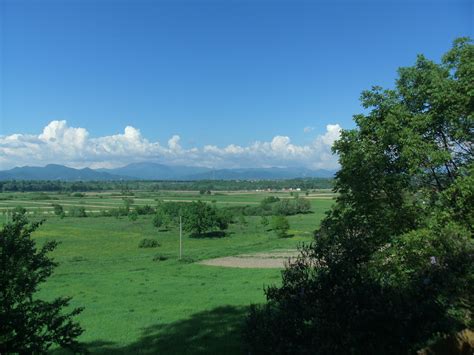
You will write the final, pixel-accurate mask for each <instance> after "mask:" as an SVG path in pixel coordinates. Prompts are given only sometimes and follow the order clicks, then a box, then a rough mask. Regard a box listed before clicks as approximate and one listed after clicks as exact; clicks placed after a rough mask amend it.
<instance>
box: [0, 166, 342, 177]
mask: <svg viewBox="0 0 474 355" xmlns="http://www.w3.org/2000/svg"><path fill="white" fill-rule="evenodd" d="M333 176H334V171H329V170H322V169H321V170H311V169H306V168H241V169H217V170H213V169H209V168H204V167H190V166H172V165H163V164H156V163H133V164H129V165H126V166H124V167H121V168H116V169H96V170H94V169H89V168H85V169H74V168H68V167H66V166H63V165H57V164H49V165H46V166H45V167H31V166H24V167H17V168H13V169H10V170H4V171H0V180H64V181H81V180H82V181H91V180H95V181H105V180H281V179H293V178H316V177H317V178H331V177H333Z"/></svg>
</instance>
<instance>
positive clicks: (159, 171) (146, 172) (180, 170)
mask: <svg viewBox="0 0 474 355" xmlns="http://www.w3.org/2000/svg"><path fill="white" fill-rule="evenodd" d="M97 171H101V172H106V173H109V174H113V175H120V176H133V177H134V178H136V179H139V180H186V179H187V177H188V176H191V175H197V174H204V173H206V172H209V171H211V169H209V168H202V167H190V166H174V165H163V164H157V163H132V164H128V165H126V166H124V167H121V168H115V169H97Z"/></svg>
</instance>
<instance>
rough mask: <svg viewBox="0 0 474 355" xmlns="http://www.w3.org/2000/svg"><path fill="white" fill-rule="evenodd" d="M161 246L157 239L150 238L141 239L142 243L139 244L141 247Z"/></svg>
mask: <svg viewBox="0 0 474 355" xmlns="http://www.w3.org/2000/svg"><path fill="white" fill-rule="evenodd" d="M159 246H160V243H158V241H157V240H155V239H149V238H144V239H142V240H140V243H139V244H138V247H139V248H157V247H159Z"/></svg>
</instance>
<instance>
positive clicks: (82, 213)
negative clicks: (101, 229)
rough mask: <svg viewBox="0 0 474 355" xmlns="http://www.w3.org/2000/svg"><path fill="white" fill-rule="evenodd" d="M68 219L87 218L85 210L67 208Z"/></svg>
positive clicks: (74, 207)
mask: <svg viewBox="0 0 474 355" xmlns="http://www.w3.org/2000/svg"><path fill="white" fill-rule="evenodd" d="M69 217H87V213H86V209H85V208H84V207H77V206H73V207H71V208H69Z"/></svg>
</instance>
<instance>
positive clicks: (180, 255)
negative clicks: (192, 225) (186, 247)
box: [179, 216, 183, 260]
mask: <svg viewBox="0 0 474 355" xmlns="http://www.w3.org/2000/svg"><path fill="white" fill-rule="evenodd" d="M182 256H183V222H182V219H181V216H179V260H181V257H182Z"/></svg>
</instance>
